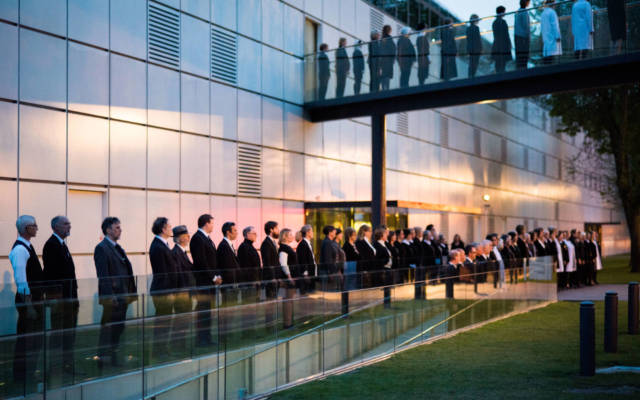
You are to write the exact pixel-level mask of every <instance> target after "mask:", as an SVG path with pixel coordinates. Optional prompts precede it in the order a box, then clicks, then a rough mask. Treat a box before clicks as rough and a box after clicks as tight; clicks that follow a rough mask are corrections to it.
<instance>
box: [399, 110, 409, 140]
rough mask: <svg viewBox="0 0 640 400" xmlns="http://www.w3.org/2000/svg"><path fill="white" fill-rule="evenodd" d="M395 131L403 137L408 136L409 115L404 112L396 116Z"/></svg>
mask: <svg viewBox="0 0 640 400" xmlns="http://www.w3.org/2000/svg"><path fill="white" fill-rule="evenodd" d="M396 131H397V132H398V133H401V134H403V135H408V134H409V114H407V113H406V112H402V113H398V114H397V115H396Z"/></svg>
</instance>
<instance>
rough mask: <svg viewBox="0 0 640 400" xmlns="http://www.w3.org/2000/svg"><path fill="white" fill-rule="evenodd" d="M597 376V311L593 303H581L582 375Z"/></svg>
mask: <svg viewBox="0 0 640 400" xmlns="http://www.w3.org/2000/svg"><path fill="white" fill-rule="evenodd" d="M595 374H596V309H595V307H594V305H593V302H591V301H583V302H582V303H580V375H582V376H594V375H595Z"/></svg>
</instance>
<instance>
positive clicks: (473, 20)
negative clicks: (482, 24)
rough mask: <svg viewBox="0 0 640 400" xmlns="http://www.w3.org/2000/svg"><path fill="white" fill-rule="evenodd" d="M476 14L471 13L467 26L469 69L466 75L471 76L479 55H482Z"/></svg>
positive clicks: (473, 73) (478, 60)
mask: <svg viewBox="0 0 640 400" xmlns="http://www.w3.org/2000/svg"><path fill="white" fill-rule="evenodd" d="M478 21H479V18H478V15H477V14H471V17H470V18H469V26H467V54H468V55H469V71H468V73H467V77H469V78H473V77H475V76H476V73H477V72H478V65H479V63H480V56H481V55H482V39H481V38H480V28H478Z"/></svg>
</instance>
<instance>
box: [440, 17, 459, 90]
mask: <svg viewBox="0 0 640 400" xmlns="http://www.w3.org/2000/svg"><path fill="white" fill-rule="evenodd" d="M451 22H452V21H451V19H446V20H445V21H444V23H445V25H446V26H445V27H443V28H442V30H441V31H440V40H441V44H440V46H441V47H440V53H441V54H442V60H441V62H440V79H442V80H445V81H448V80H449V79H453V78H456V77H457V76H458V67H457V65H456V56H457V55H458V48H457V46H456V38H455V32H454V30H453V26H452V25H451Z"/></svg>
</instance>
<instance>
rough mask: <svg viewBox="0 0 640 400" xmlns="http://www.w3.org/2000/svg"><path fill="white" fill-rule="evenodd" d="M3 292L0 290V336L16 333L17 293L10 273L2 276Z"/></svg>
mask: <svg viewBox="0 0 640 400" xmlns="http://www.w3.org/2000/svg"><path fill="white" fill-rule="evenodd" d="M2 278H3V279H2V290H0V321H2V324H0V336H2V335H10V334H14V333H16V323H17V321H18V312H17V311H16V307H15V298H16V292H15V291H14V284H13V279H12V277H11V273H10V272H9V271H4V274H3V276H2Z"/></svg>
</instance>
